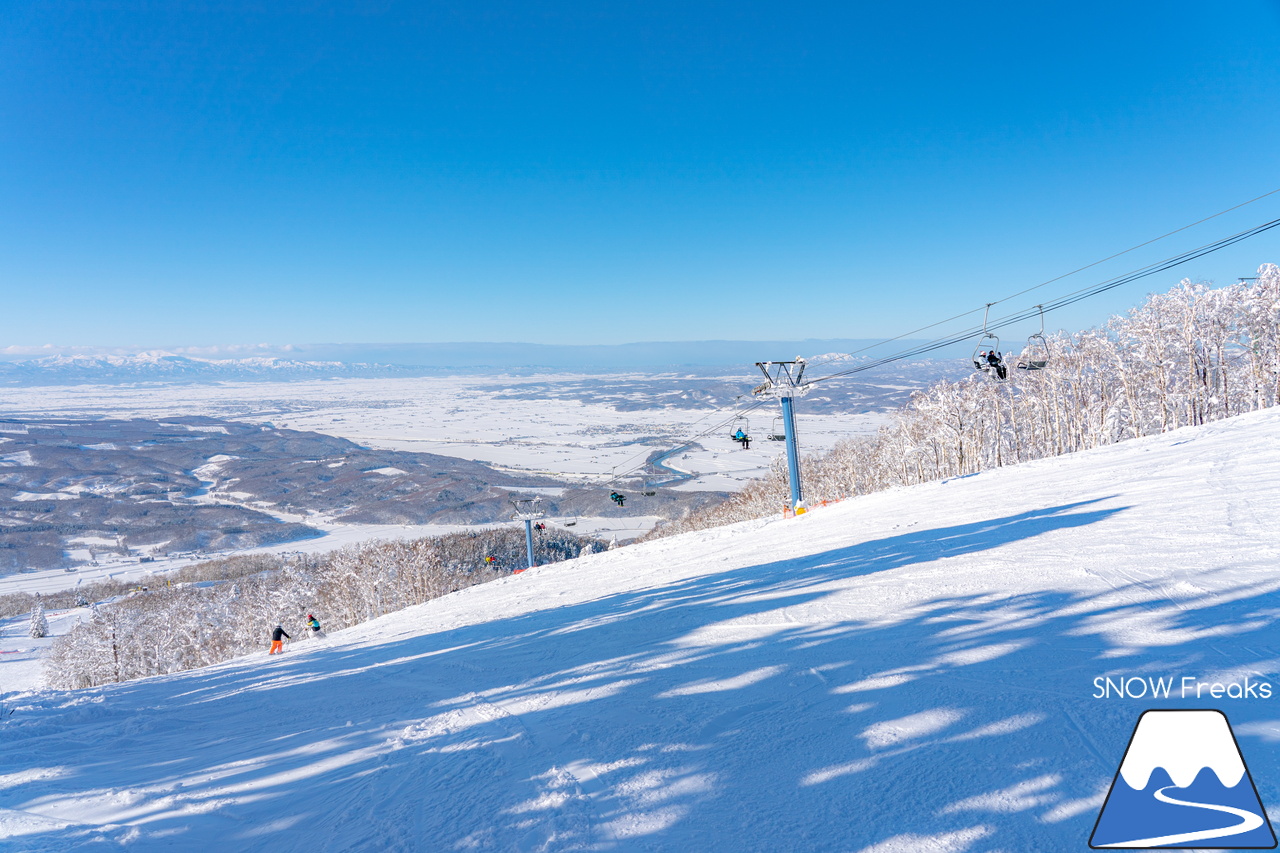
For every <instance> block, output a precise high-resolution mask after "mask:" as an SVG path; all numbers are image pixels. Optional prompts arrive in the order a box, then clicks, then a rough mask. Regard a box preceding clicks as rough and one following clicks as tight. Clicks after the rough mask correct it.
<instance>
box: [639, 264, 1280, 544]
mask: <svg viewBox="0 0 1280 853" xmlns="http://www.w3.org/2000/svg"><path fill="white" fill-rule="evenodd" d="M1048 343H1049V349H1050V353H1051V358H1050V360H1049V363H1048V365H1047V366H1046V367H1045V368H1044V369H1042V370H1017V369H1012V370H1010V371H1009V379H1008V380H1007V381H1004V382H997V381H993V380H992V379H991V377H989V376H987V375H986V374H982V373H979V372H977V371H975V373H974V375H973V376H970V377H968V378H966V379H963V380H960V381H958V382H950V381H942V382H938V383H936V384H934V385H932V386H931V387H929V388H928V389H926V390H924V391H920V392H917V393H915V394H914V395H913V396H912V397H911V400H910V401H909V402H908V403H907V404H906V405H905V406H904V407H903V408H902V409H901V410H899V411H898V412H897V413H895V415H894V416H893V418H892V420H891V421H890V422H889V423H888V424H886V425H885V426H884V427H882V428H881V429H880V430H879V431H878V432H877V433H876V434H875V435H873V436H867V437H861V438H854V439H849V440H846V441H843V442H841V443H840V444H838V445H837V446H836V447H835V448H834V449H832V450H831V451H830V452H829V453H825V454H816V455H811V456H808V457H806V458H804V459H803V460H802V462H801V478H802V482H803V484H804V491H805V498H806V500H807V501H808V502H809V503H810V504H813V503H814V502H818V501H824V500H826V501H830V500H840V499H842V498H846V497H850V496H854V495H864V494H869V493H871V492H876V491H880V490H882V489H888V488H892V487H894V486H910V485H915V484H918V483H925V482H930V481H934V480H941V479H945V478H948V477H958V476H963V475H965V474H973V473H976V472H978V471H984V470H988V469H991V468H998V467H1001V466H1004V465H1014V464H1017V463H1019V462H1026V461H1029V460H1033V459H1042V458H1045V457H1049V456H1058V455H1061V454H1064V453H1074V452H1076V451H1080V450H1088V449H1090V448H1094V447H1101V446H1103V445H1107V444H1113V443H1115V442H1118V441H1124V440H1126V439H1131V438H1140V437H1142V436H1146V435H1155V434H1158V433H1163V432H1168V431H1169V430H1173V429H1178V428H1179V427H1184V426H1195V425H1198V424H1204V423H1209V422H1210V421H1215V420H1219V419H1222V418H1228V417H1231V416H1233V415H1238V414H1241V413H1243V412H1250V411H1255V410H1258V409H1264V408H1268V407H1270V406H1274V405H1276V404H1277V402H1280V268H1277V267H1276V265H1274V264H1266V265H1264V266H1262V267H1261V268H1259V270H1258V276H1257V278H1256V279H1254V280H1252V281H1242V282H1239V283H1237V284H1233V285H1230V286H1227V287H1221V288H1211V287H1210V286H1208V285H1206V284H1201V283H1193V282H1191V281H1188V280H1184V281H1182V282H1181V283H1179V284H1178V285H1177V286H1176V287H1174V288H1173V289H1172V290H1170V291H1169V292H1167V293H1160V294H1153V295H1151V296H1149V297H1147V299H1146V301H1145V302H1143V303H1142V304H1141V305H1139V306H1138V307H1136V308H1134V309H1132V310H1130V311H1129V312H1128V313H1127V314H1124V315H1121V316H1115V317H1112V318H1111V319H1110V320H1109V321H1108V322H1107V323H1106V324H1105V325H1103V326H1101V327H1099V328H1094V329H1090V330H1088V331H1083V332H1077V333H1074V334H1065V333H1058V334H1055V335H1052V336H1050V337H1049V338H1048ZM1007 361H1008V362H1009V363H1011V364H1012V363H1015V362H1014V359H1013V358H1009V359H1007ZM788 495H789V491H788V489H787V480H786V467H785V464H784V463H783V462H782V460H779V461H778V462H776V463H775V465H774V466H773V469H772V470H771V472H770V473H769V475H768V476H766V477H764V478H763V479H760V480H757V481H755V482H753V483H751V484H749V485H748V486H747V487H746V488H745V489H743V490H742V491H741V492H739V493H738V494H736V495H734V496H733V497H731V498H729V499H728V500H727V501H725V502H724V503H723V504H721V505H719V506H718V507H716V508H714V509H712V510H710V511H707V512H704V513H700V514H697V515H691V516H689V517H687V518H684V519H681V520H680V521H676V522H673V523H670V524H667V525H663V526H662V527H660V528H658V529H657V530H655V531H654V532H653V533H651V534H650V536H669V535H673V534H676V533H683V532H686V531H689V530H699V529H703V528H707V527H714V526H718V525H722V524H728V523H732V522H735V521H742V520H746V519H750V518H761V517H764V516H768V515H771V514H774V513H778V512H780V511H781V509H782V507H783V506H785V505H786V503H787V500H788Z"/></svg>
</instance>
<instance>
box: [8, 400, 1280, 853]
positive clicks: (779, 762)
mask: <svg viewBox="0 0 1280 853" xmlns="http://www.w3.org/2000/svg"><path fill="white" fill-rule="evenodd" d="M1278 434H1280V410H1272V411H1268V412H1263V413H1255V414H1250V415H1246V416H1243V417H1238V418H1235V419H1231V420H1227V421H1221V422H1218V423H1214V424H1211V425H1209V426H1205V427H1198V428H1192V429H1185V430H1181V431H1178V432H1174V433H1170V434H1167V435H1164V436H1158V437H1153V438H1147V439H1143V440H1139V441H1133V442H1129V443H1126V444H1122V445H1117V446H1113V447H1109V448H1104V449H1101V450H1097V451H1091V452H1087V453H1080V454H1076V455H1072V456H1068V457H1062V458H1057V459H1049V460H1042V461H1039V462H1034V463H1030V464H1026V465H1022V466H1018V467H1014V468H1005V469H1002V470H998V471H992V472H987V473H983V474H981V475H976V476H970V477H965V478H960V479H955V480H951V481H948V482H943V483H933V484H926V485H923V486H919V487H914V488H909V489H900V490H895V491H891V492H886V493H882V494H877V495H872V496H868V497H864V498H860V499H856V500H850V501H846V502H844V503H841V504H838V505H835V506H830V507H826V508H821V509H817V510H815V511H813V512H811V513H809V514H808V515H804V516H801V517H799V518H794V519H786V520H783V519H780V518H774V519H768V520H762V521H757V522H746V523H742V524H738V525H734V526H732V527H727V528H720V529H715V530H708V531H701V532H697V533H693V534H688V535H685V536H682V537H675V538H670V539H664V540H658V541H655V542H651V543H645V544H640V545H633V546H629V547H626V548H621V549H618V550H615V551H610V552H606V553H602V554H596V555H592V556H589V557H585V558H582V559H579V560H576V561H571V562H567V563H560V564H556V565H553V566H547V567H543V568H539V569H536V570H533V571H531V572H526V573H524V574H522V575H519V576H515V577H511V578H507V579H504V580H500V581H496V582H494V583H491V584H488V585H485V586H480V587H475V588H471V589H468V590H465V591H463V592H460V593H457V594H455V595H452V596H449V597H447V598H444V599H440V600H437V601H435V602H431V603H429V604H426V605H423V606H419V607H415V608H411V609H410V610H406V611H403V612H401V613H398V614H394V615H391V616H387V617H384V618H382V619H380V620H377V621H375V622H372V623H368V624H366V625H363V626H359V627H357V628H353V629H350V630H348V631H344V632H340V633H338V634H335V635H334V636H332V637H331V638H330V639H329V641H328V642H327V643H326V644H323V645H321V644H316V643H295V644H293V645H292V646H290V647H289V648H288V651H287V653H286V654H285V655H284V656H283V657H279V658H268V657H267V656H266V655H265V646H266V643H265V642H264V653H262V654H256V655H253V656H250V657H246V658H243V659H239V660H235V661H231V662H228V663H226V664H223V665H219V666H217V667H213V668H210V669H208V670H204V671H198V672H190V673H185V674H179V675H175V676H166V677H157V678H151V679H147V680H144V681H139V682H135V683H131V684H125V685H116V686H112V687H107V688H102V689H94V690H89V691H83V692H78V693H58V692H40V691H37V692H24V693H16V694H15V693H10V694H8V695H4V696H0V706H3V707H2V709H0V715H3V716H2V718H3V720H4V722H3V723H0V738H2V739H3V743H4V749H3V751H0V792H2V793H0V839H3V843H2V844H0V846H4V849H5V850H6V851H15V853H18V852H19V851H21V853H27V851H48V850H60V851H76V850H86V851H87V850H97V849H115V848H116V847H118V846H122V847H123V848H124V849H128V850H136V851H150V850H176V849H200V850H228V851H245V850H264V851H266V850H270V851H347V850H397V851H420V850H431V851H436V850H440V851H452V850H493V851H513V850H523V851H571V850H602V851H603V850H613V851H623V850H625V851H689V850H715V851H827V850H830V851H858V853H889V851H901V852H902V853H919V851H933V852H934V853H939V852H941V853H958V851H966V852H969V851H972V853H979V852H980V851H981V853H996V851H1003V853H1030V852H1031V851H1035V852H1036V853H1040V851H1051V852H1056V851H1071V850H1085V849H1087V847H1086V845H1087V841H1088V838H1089V834H1090V831H1091V830H1092V827H1093V823H1094V819H1095V817H1096V816H1097V813H1098V809H1099V808H1100V806H1101V804H1102V800H1103V797H1104V795H1105V792H1106V790H1107V786H1108V785H1109V783H1110V782H1111V779H1112V777H1113V775H1114V774H1115V773H1116V768H1117V766H1118V765H1119V763H1120V759H1121V757H1122V755H1123V753H1124V749H1125V744H1126V742H1127V740H1128V738H1129V735H1130V733H1131V731H1132V730H1133V726H1134V724H1135V723H1136V721H1137V719H1138V717H1139V715H1140V713H1141V712H1142V711H1143V710H1145V709H1147V708H1152V707H1156V708H1174V707H1194V708H1220V709H1222V710H1223V711H1225V712H1226V714H1227V716H1228V717H1229V718H1230V720H1231V722H1232V724H1233V725H1234V727H1235V734H1236V737H1237V738H1238V740H1239V743H1240V747H1241V749H1242V750H1243V754H1244V757H1245V759H1246V761H1247V763H1248V765H1249V767H1250V769H1251V771H1252V774H1253V779H1254V781H1255V782H1256V784H1257V787H1258V791H1259V794H1260V795H1261V799H1262V802H1263V803H1265V804H1267V805H1269V806H1270V807H1271V808H1272V809H1275V808H1276V807H1277V805H1280V710H1277V706H1276V702H1277V701H1280V698H1277V696H1280V690H1276V689H1275V687H1273V693H1272V698H1271V699H1262V698H1234V697H1231V698H1229V696H1228V695H1223V696H1222V698H1219V699H1216V700H1215V699H1212V698H1210V694H1209V693H1205V694H1204V695H1203V697H1202V698H1199V699H1197V698H1196V697H1195V695H1194V691H1193V693H1192V695H1190V696H1188V697H1185V698H1183V697H1178V696H1177V692H1176V691H1175V694H1174V698H1172V699H1153V698H1151V697H1150V696H1146V697H1143V698H1138V699H1134V698H1118V697H1114V696H1113V697H1112V698H1095V694H1096V692H1097V688H1096V687H1095V679H1097V678H1099V677H1107V676H1110V677H1113V678H1126V679H1128V678H1132V677H1137V676H1142V677H1148V676H1152V677H1154V676H1160V677H1169V678H1173V679H1175V682H1176V683H1177V684H1183V683H1184V682H1183V681H1182V679H1184V678H1190V679H1193V681H1192V683H1193V684H1212V683H1214V682H1218V683H1222V684H1234V685H1237V686H1239V685H1240V684H1242V683H1243V682H1244V680H1245V679H1246V678H1248V679H1249V680H1250V681H1251V682H1252V683H1254V684H1255V685H1256V684H1257V683H1259V682H1266V683H1270V684H1272V685H1276V683H1277V679H1278V678H1280V628H1278V627H1277V620H1278V619H1280V595H1278V594H1277V591H1278V590H1280V573H1278V572H1277V563H1278V561H1280V524H1277V522H1276V519H1277V518H1278V517H1280V441H1277V435H1278ZM193 618H198V614H196V615H193ZM268 627H269V626H264V638H265V637H266V629H267V628H268ZM288 627H293V626H288ZM6 630H8V628H6ZM20 665H21V664H15V666H20ZM7 666H10V664H7V663H0V683H3V679H4V675H3V669H2V668H3V667H7ZM1130 683H1133V682H1130Z"/></svg>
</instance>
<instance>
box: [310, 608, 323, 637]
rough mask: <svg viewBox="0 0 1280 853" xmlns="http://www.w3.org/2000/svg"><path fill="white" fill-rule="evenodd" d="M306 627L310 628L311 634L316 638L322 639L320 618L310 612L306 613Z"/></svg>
mask: <svg viewBox="0 0 1280 853" xmlns="http://www.w3.org/2000/svg"><path fill="white" fill-rule="evenodd" d="M307 627H308V628H310V629H311V636H312V637H313V638H315V639H317V640H323V639H324V631H321V630H320V620H319V619H317V618H316V617H315V616H313V615H312V614H310V613H308V614H307Z"/></svg>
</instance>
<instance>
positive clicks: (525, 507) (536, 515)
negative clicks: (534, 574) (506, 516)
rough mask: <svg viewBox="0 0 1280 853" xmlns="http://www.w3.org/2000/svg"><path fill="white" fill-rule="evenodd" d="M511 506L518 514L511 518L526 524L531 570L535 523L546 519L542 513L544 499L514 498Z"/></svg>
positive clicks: (525, 530)
mask: <svg viewBox="0 0 1280 853" xmlns="http://www.w3.org/2000/svg"><path fill="white" fill-rule="evenodd" d="M511 505H512V506H514V507H515V508H516V514H515V515H513V516H511V517H512V518H513V519H514V520H516V521H523V522H524V547H525V554H526V555H527V556H528V558H529V568H531V569H532V568H533V523H534V522H535V521H537V520H538V519H540V518H544V517H546V513H545V512H543V511H542V498H512V499H511Z"/></svg>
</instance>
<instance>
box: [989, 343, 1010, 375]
mask: <svg viewBox="0 0 1280 853" xmlns="http://www.w3.org/2000/svg"><path fill="white" fill-rule="evenodd" d="M987 364H989V365H991V366H992V367H994V368H995V371H996V376H998V377H1000V378H1001V379H1004V378H1006V377H1008V375H1009V369H1008V368H1007V367H1005V364H1004V359H1003V358H1001V356H1000V353H998V352H996V351H995V350H991V351H990V352H988V353H987Z"/></svg>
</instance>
